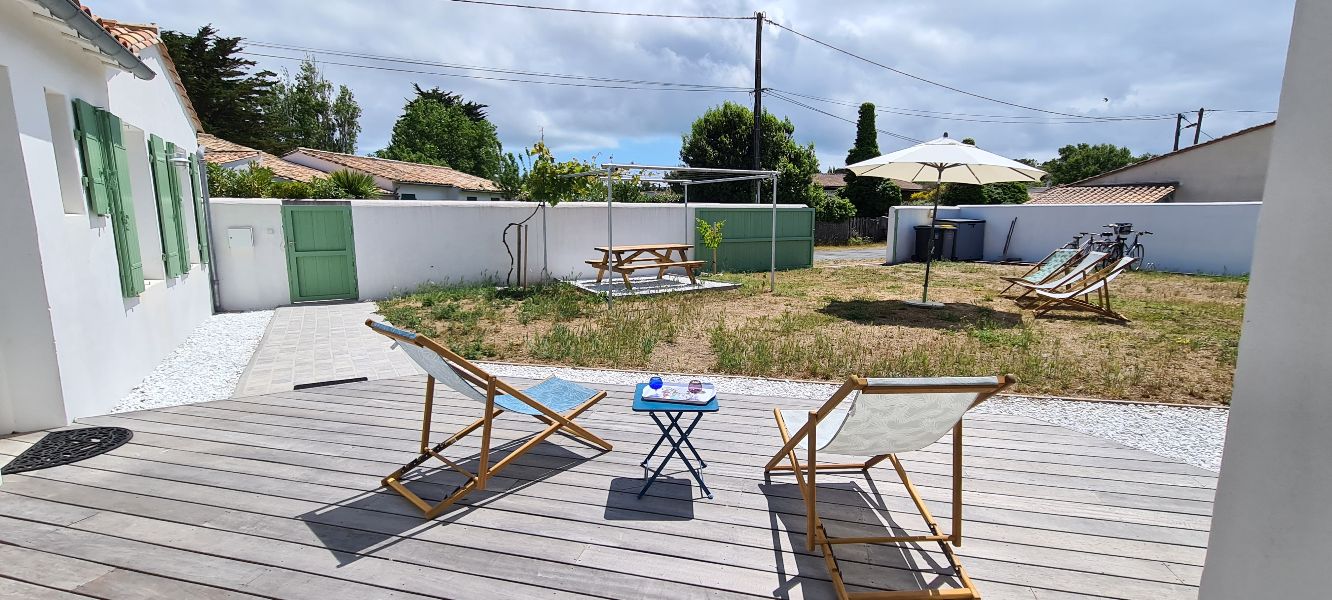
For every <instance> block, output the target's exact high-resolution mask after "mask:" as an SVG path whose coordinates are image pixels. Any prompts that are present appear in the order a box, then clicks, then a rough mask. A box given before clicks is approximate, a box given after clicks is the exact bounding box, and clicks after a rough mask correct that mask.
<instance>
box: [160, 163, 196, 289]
mask: <svg viewBox="0 0 1332 600" xmlns="http://www.w3.org/2000/svg"><path fill="white" fill-rule="evenodd" d="M175 158H176V145H175V144H173V143H171V142H167V143H166V163H167V180H168V183H169V184H170V185H171V203H172V204H171V210H172V211H173V214H174V215H175V217H176V218H175V227H176V251H177V253H179V254H180V272H181V273H188V272H189V270H190V237H189V236H188V235H186V233H185V195H184V193H183V192H182V191H181V187H180V169H179V168H177V167H176V163H175V162H172V161H173V159H175Z"/></svg>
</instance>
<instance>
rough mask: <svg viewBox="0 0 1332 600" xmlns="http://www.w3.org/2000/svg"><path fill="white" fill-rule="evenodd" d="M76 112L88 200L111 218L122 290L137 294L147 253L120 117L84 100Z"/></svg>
mask: <svg viewBox="0 0 1332 600" xmlns="http://www.w3.org/2000/svg"><path fill="white" fill-rule="evenodd" d="M74 118H75V131H74V137H75V138H76V139H77V140H78V145H79V154H80V155H81V162H82V163H83V183H84V189H85V190H86V191H87V193H88V203H89V205H91V206H92V209H93V212H95V213H96V214H99V215H106V216H108V217H109V220H110V222H111V234H112V239H113V240H114V242H115V247H116V264H117V267H118V268H119V271H120V293H121V295H123V296H124V297H126V298H132V297H134V296H138V295H139V294H140V293H142V292H143V290H144V280H143V258H142V256H141V255H140V253H139V232H138V229H137V228H136V224H135V220H134V200H133V196H132V195H131V194H132V191H131V187H130V176H129V173H130V167H129V153H128V152H126V150H125V137H124V130H123V129H122V127H121V122H120V118H119V117H117V116H115V115H113V114H111V113H109V112H106V111H104V110H102V109H100V108H96V107H94V106H93V105H91V104H88V103H87V102H84V101H83V100H75V101H74Z"/></svg>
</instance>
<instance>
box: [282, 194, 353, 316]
mask: <svg viewBox="0 0 1332 600" xmlns="http://www.w3.org/2000/svg"><path fill="white" fill-rule="evenodd" d="M282 230H283V233H284V235H285V236H286V241H287V278H288V280H289V281H290V283H291V301H292V302H306V301H310V300H355V299H356V298H357V289H356V244H355V241H354V239H353V237H352V216H351V206H350V205H349V204H346V203H335V202H328V201H321V202H317V203H315V202H308V203H302V202H290V203H288V202H283V204H282Z"/></svg>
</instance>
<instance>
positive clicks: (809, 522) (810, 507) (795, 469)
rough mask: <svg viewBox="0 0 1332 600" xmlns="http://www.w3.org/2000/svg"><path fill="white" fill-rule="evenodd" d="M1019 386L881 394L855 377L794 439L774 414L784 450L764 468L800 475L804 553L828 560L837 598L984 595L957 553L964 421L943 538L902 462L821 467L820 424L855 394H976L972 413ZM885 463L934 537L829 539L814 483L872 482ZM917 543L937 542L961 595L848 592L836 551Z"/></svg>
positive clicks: (1002, 381)
mask: <svg viewBox="0 0 1332 600" xmlns="http://www.w3.org/2000/svg"><path fill="white" fill-rule="evenodd" d="M1016 382H1017V379H1016V378H1015V377H1013V376H1012V375H1002V376H1000V377H999V383H998V384H997V385H933V386H932V385H922V386H914V387H897V386H894V387H880V388H876V387H874V386H871V385H870V384H869V381H868V380H867V379H865V378H864V377H850V378H848V379H847V380H846V383H843V384H842V386H841V387H840V388H838V389H837V391H836V392H835V393H833V395H832V396H831V397H830V398H828V400H827V401H826V402H824V403H823V405H822V406H820V407H819V408H818V409H817V410H811V411H809V419H808V420H807V421H805V424H804V425H802V426H801V427H800V429H797V430H796V431H795V433H794V434H790V433H789V432H788V431H787V428H786V422H785V420H783V419H782V413H781V410H780V409H776V408H774V409H773V414H774V415H775V416H776V417H777V429H778V431H780V432H781V435H782V447H781V449H780V450H778V451H777V453H776V454H774V455H773V457H772V459H771V460H769V461H768V463H767V465H765V466H764V468H763V470H764V473H771V472H774V471H776V472H790V473H793V474H794V475H795V479H796V485H797V486H798V487H799V488H800V495H801V496H802V497H803V498H804V501H805V513H806V522H805V549H806V550H809V551H813V550H814V548H815V547H818V548H819V550H820V552H821V553H822V554H823V560H824V563H825V564H827V566H828V574H829V575H831V576H832V582H833V588H834V589H835V590H836V592H837V597H838V598H840V599H841V600H873V599H893V600H910V599H924V598H976V599H978V598H980V597H981V596H980V592H979V591H978V590H977V589H976V586H975V584H973V583H972V581H971V578H970V577H969V576H968V575H967V572H966V570H965V569H963V568H962V564H961V563H960V562H958V560H957V555H956V553H954V552H953V547H955V546H961V545H962V420H961V419H959V420H958V422H957V424H956V425H954V426H953V506H952V508H953V514H952V530H951V531H949V532H948V533H942V532H941V531H940V528H939V523H938V522H937V521H936V520H935V519H934V516H933V515H932V514H931V513H930V510H929V508H928V507H926V506H925V501H924V500H923V499H921V497H920V493H919V492H917V491H916V486H915V485H914V484H912V483H911V479H910V478H909V477H907V472H906V469H905V468H903V467H902V463H901V461H899V460H898V459H897V456H896V455H894V454H880V455H878V456H873V457H870V458H869V459H868V460H866V461H864V462H858V463H819V461H818V450H817V447H818V443H817V440H816V439H815V433H816V431H817V430H818V429H817V428H818V424H819V421H821V420H822V419H824V418H826V417H827V416H828V414H829V413H831V412H832V411H833V410H834V409H836V408H837V406H838V405H839V404H841V403H842V401H843V400H845V399H846V398H847V397H849V396H850V395H851V394H852V393H855V392H866V393H870V394H912V393H948V392H976V393H977V397H976V401H975V402H973V403H972V404H971V406H972V407H974V406H976V405H977V404H980V403H981V402H984V401H985V400H986V399H988V398H990V397H991V396H993V395H995V394H997V393H999V392H1001V391H1003V389H1004V388H1006V387H1008V386H1010V385H1012V384H1014V383H1016ZM801 440H807V446H808V448H807V450H808V455H807V457H806V460H805V462H804V463H803V464H802V463H801V462H800V457H799V455H798V452H797V449H796V446H797V445H798V444H799V443H800V441H801ZM884 460H887V461H888V462H889V463H891V464H892V465H893V470H895V471H897V476H898V477H899V478H900V479H901V480H902V484H903V485H904V486H905V487H906V491H907V495H908V496H910V497H911V501H912V503H914V504H915V506H916V510H917V511H918V512H919V513H920V516H921V518H923V519H924V520H925V524H926V526H927V527H928V528H929V530H930V533H929V535H903V536H877V537H830V536H828V532H827V530H825V529H824V527H823V520H822V519H821V518H819V513H818V508H817V504H816V498H817V485H816V483H815V478H816V476H817V473H818V472H819V471H824V472H827V471H834V472H844V471H861V472H863V473H864V474H865V477H867V478H868V477H869V469H870V467H873V466H875V465H877V464H879V463H881V462H883V461H884ZM782 461H789V464H786V465H783V464H779V463H781V462H782ZM915 542H937V543H938V544H939V547H940V548H941V549H942V550H943V554H944V556H945V557H946V558H947V559H948V563H949V564H950V565H951V566H952V567H953V571H954V573H956V574H957V579H958V581H959V582H960V583H961V584H962V587H961V588H956V589H942V590H940V589H926V590H901V591H874V592H847V591H846V585H845V583H843V581H842V572H841V569H840V568H838V566H837V557H836V556H834V554H833V547H834V546H837V545H840V544H900V543H915Z"/></svg>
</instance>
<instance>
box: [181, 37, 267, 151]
mask: <svg viewBox="0 0 1332 600" xmlns="http://www.w3.org/2000/svg"><path fill="white" fill-rule="evenodd" d="M240 40H241V38H238V37H220V36H218V35H217V30H216V29H213V26H212V25H204V26H203V27H200V28H199V30H198V31H197V32H195V33H194V34H193V35H191V34H187V33H181V32H179V31H163V32H162V42H163V43H165V44H166V47H167V52H168V54H170V56H171V60H172V62H174V63H175V65H176V72H177V73H178V74H179V75H180V81H181V83H182V84H183V85H184V86H185V92H186V93H188V94H189V96H190V102H191V104H193V105H194V111H195V113H197V114H198V115H199V121H200V122H201V123H202V124H203V128H204V131H206V132H208V133H211V134H213V135H216V136H218V137H220V138H222V139H225V140H230V141H233V142H236V143H237V144H243V145H246V146H250V147H253V148H259V149H262V150H270V151H271V150H272V149H273V148H274V139H273V137H272V135H271V131H270V129H269V127H268V123H267V119H266V118H265V115H264V106H263V99H264V97H265V96H266V95H267V94H268V93H269V88H271V87H272V86H273V84H274V83H275V80H274V74H273V72H272V71H259V72H256V73H251V72H250V70H251V68H252V67H254V66H255V64H256V63H255V62H254V61H252V60H247V59H244V58H240V57H239V56H238V54H239V53H240V52H241V51H242V50H243V48H242V47H241V45H240Z"/></svg>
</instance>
